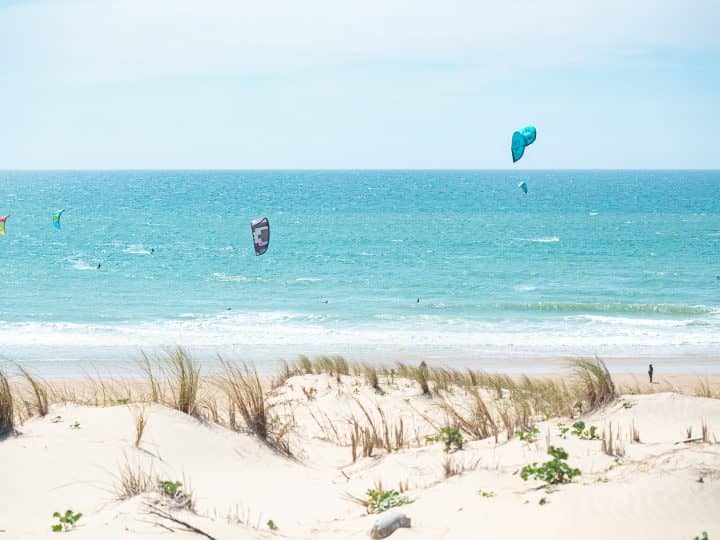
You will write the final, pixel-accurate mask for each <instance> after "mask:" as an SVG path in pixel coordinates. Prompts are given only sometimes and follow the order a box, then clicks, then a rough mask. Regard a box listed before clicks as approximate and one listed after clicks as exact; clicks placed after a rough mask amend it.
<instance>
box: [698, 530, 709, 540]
mask: <svg viewBox="0 0 720 540" xmlns="http://www.w3.org/2000/svg"><path fill="white" fill-rule="evenodd" d="M695 540H708V533H707V532H706V531H703V533H702V534H701V535H700V536H696V537H695Z"/></svg>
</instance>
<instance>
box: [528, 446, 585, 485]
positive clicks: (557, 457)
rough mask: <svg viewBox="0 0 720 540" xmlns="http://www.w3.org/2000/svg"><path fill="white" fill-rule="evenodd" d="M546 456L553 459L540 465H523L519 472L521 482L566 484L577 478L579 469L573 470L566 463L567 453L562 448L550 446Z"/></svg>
mask: <svg viewBox="0 0 720 540" xmlns="http://www.w3.org/2000/svg"><path fill="white" fill-rule="evenodd" d="M547 453H548V455H550V456H552V458H553V459H551V460H550V461H546V462H545V463H543V464H542V465H538V464H537V463H533V464H532V465H525V466H524V467H523V468H522V470H521V471H520V476H521V477H522V479H523V480H527V479H528V478H534V479H535V480H543V481H544V482H547V483H548V484H551V485H553V484H566V483H568V482H570V481H572V479H573V478H574V477H575V476H579V475H580V474H581V473H580V469H574V468H572V467H570V466H569V465H568V464H567V463H566V461H565V460H566V459H567V458H568V453H567V452H566V451H565V450H563V449H562V448H559V447H555V446H550V447H548V451H547Z"/></svg>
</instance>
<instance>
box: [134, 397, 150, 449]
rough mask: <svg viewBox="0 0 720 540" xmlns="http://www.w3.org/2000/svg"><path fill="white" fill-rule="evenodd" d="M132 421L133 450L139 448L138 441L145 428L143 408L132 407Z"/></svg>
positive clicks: (145, 420) (145, 417)
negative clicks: (133, 431) (133, 425)
mask: <svg viewBox="0 0 720 540" xmlns="http://www.w3.org/2000/svg"><path fill="white" fill-rule="evenodd" d="M131 410H132V415H133V420H134V422H135V448H140V441H141V440H142V436H143V433H144V432H145V427H146V426H147V415H146V413H145V407H144V406H140V405H138V406H135V407H132V409H131Z"/></svg>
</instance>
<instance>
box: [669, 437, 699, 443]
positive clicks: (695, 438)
mask: <svg viewBox="0 0 720 540" xmlns="http://www.w3.org/2000/svg"><path fill="white" fill-rule="evenodd" d="M702 440H703V438H702V437H694V438H692V439H685V440H684V441H677V442H676V443H675V444H683V443H691V442H700V441H702Z"/></svg>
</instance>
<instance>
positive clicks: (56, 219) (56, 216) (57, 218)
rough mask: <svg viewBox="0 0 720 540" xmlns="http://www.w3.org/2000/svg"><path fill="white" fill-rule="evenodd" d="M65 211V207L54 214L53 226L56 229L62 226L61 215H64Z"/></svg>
mask: <svg viewBox="0 0 720 540" xmlns="http://www.w3.org/2000/svg"><path fill="white" fill-rule="evenodd" d="M64 211H65V209H64V208H63V209H62V210H58V211H57V212H55V213H54V214H53V226H54V227H55V228H56V229H59V228H60V217H62V215H63V212H64Z"/></svg>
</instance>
